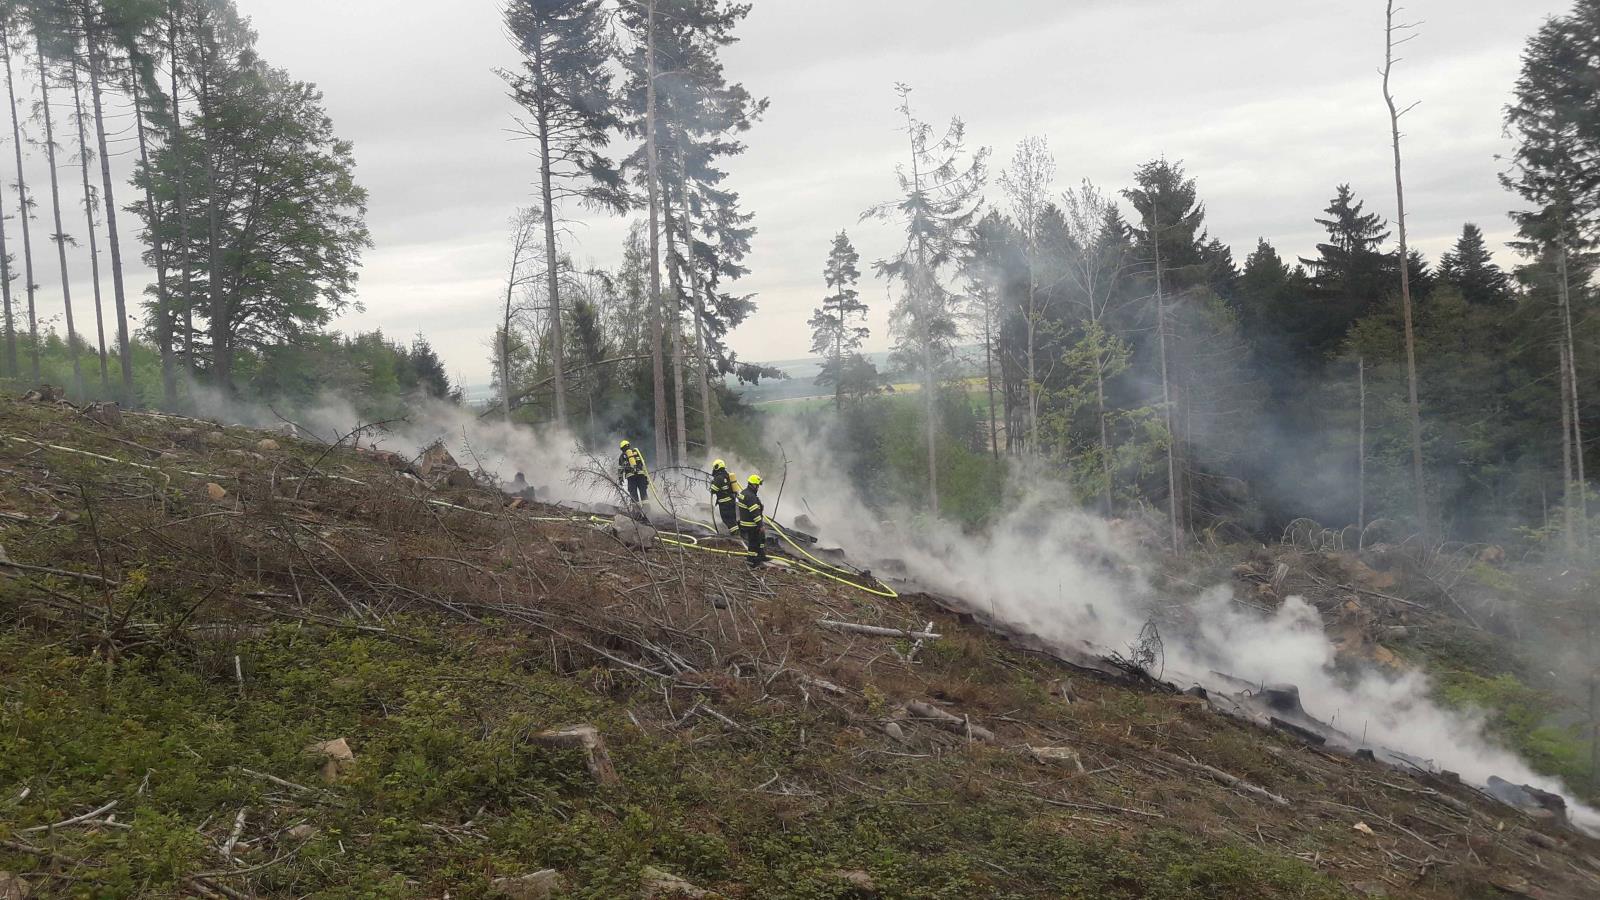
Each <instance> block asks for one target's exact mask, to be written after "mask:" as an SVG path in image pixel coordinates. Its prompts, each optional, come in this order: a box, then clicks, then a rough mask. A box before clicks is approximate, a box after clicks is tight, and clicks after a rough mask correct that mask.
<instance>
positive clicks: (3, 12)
mask: <svg viewBox="0 0 1600 900" xmlns="http://www.w3.org/2000/svg"><path fill="white" fill-rule="evenodd" d="M20 6H21V4H19V3H17V2H15V0H7V2H4V3H0V61H3V62H4V63H5V67H6V103H7V105H8V106H9V107H10V111H11V144H12V150H13V154H14V155H15V157H16V163H17V180H16V182H15V185H16V189H17V222H18V223H19V224H20V225H21V226H22V279H23V290H24V291H25V292H26V293H27V295H28V363H29V372H30V374H31V375H32V377H33V380H34V381H38V380H39V378H40V375H41V373H40V371H39V314H38V306H37V302H36V298H35V294H36V292H37V291H38V287H39V286H38V283H37V282H36V281H35V280H34V277H33V228H32V225H31V223H32V221H33V198H32V197H30V196H29V195H28V178H27V175H26V173H25V172H24V171H23V164H22V148H23V140H22V120H21V117H20V116H19V115H18V113H17V89H16V80H15V75H13V73H12V68H11V51H12V40H13V38H12V34H13V28H16V27H20V26H22V24H23V23H22V18H23V17H22V16H21V14H20Z"/></svg>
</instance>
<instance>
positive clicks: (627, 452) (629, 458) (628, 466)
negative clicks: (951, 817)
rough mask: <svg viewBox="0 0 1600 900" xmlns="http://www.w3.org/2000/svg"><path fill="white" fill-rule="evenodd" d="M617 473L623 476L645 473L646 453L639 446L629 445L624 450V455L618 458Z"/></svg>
mask: <svg viewBox="0 0 1600 900" xmlns="http://www.w3.org/2000/svg"><path fill="white" fill-rule="evenodd" d="M617 474H618V475H620V476H622V477H623V478H631V477H632V476H634V475H643V474H645V468H644V454H643V453H640V452H639V448H638V447H628V448H626V449H624V450H623V451H622V456H621V457H620V458H619V459H618V460H617Z"/></svg>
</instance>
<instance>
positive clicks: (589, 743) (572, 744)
mask: <svg viewBox="0 0 1600 900" xmlns="http://www.w3.org/2000/svg"><path fill="white" fill-rule="evenodd" d="M535 740H536V741H538V742H539V743H540V744H542V745H544V746H546V747H555V748H558V749H562V750H582V751H583V754H584V764H585V765H587V766H588V767H589V774H590V775H592V776H594V780H595V782H596V783H597V784H601V785H607V786H610V785H617V784H621V783H622V778H621V776H619V775H617V770H616V767H614V766H612V765H611V754H609V753H607V752H606V742H605V738H602V737H601V736H600V731H599V729H597V728H595V727H594V726H593V725H572V726H569V727H567V728H556V729H552V730H550V731H544V732H540V733H539V735H538V736H537V737H535Z"/></svg>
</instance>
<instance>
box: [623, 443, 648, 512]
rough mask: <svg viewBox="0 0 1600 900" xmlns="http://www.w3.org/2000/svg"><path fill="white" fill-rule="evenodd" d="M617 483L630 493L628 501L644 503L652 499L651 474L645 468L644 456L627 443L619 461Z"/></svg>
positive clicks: (624, 444)
mask: <svg viewBox="0 0 1600 900" xmlns="http://www.w3.org/2000/svg"><path fill="white" fill-rule="evenodd" d="M617 481H618V482H619V483H620V484H621V485H622V486H623V487H625V488H627V491H628V499H630V500H632V501H633V502H635V503H640V504H642V503H644V502H645V501H647V500H649V499H650V473H649V471H648V470H646V469H645V467H644V454H643V453H640V452H639V449H638V448H637V447H635V446H633V445H632V444H630V443H628V442H627V441H623V442H622V456H620V457H618V459H617Z"/></svg>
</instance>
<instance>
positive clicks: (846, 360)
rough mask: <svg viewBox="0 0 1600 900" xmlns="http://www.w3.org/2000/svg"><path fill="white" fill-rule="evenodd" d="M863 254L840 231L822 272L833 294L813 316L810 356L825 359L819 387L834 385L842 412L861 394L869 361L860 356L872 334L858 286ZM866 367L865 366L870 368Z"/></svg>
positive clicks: (835, 402) (834, 400)
mask: <svg viewBox="0 0 1600 900" xmlns="http://www.w3.org/2000/svg"><path fill="white" fill-rule="evenodd" d="M860 262H861V254H859V253H857V252H856V248H855V245H853V244H851V243H850V236H849V235H848V234H846V233H845V232H843V231H841V232H839V233H838V235H836V236H835V237H834V239H833V248H832V249H831V250H829V251H828V264H827V266H826V267H825V268H824V269H823V273H822V279H823V283H825V284H826V285H827V286H828V290H829V291H831V293H829V294H828V296H826V297H824V298H823V299H822V305H821V306H819V307H817V310H816V312H814V313H813V314H812V315H811V321H810V323H809V324H810V325H811V352H812V353H816V354H818V355H820V356H822V357H823V360H824V361H823V364H822V372H821V374H819V375H818V376H817V384H819V385H828V384H831V385H833V402H834V407H835V408H836V409H837V410H838V411H840V412H842V411H843V410H844V398H845V394H846V393H847V392H848V393H860V391H861V387H862V386H861V385H860V384H859V383H857V382H858V378H853V377H852V376H859V375H860V374H862V373H863V371H864V369H865V366H863V365H862V364H863V363H866V360H864V359H862V358H861V356H860V352H859V351H860V349H861V342H862V341H865V340H866V339H867V335H869V334H871V331H870V330H869V329H868V328H867V327H866V325H865V324H855V323H856V322H865V320H866V317H867V305H866V304H865V303H862V302H861V292H860V291H858V290H856V283H857V282H858V281H859V280H860V278H861V269H860V265H859V264H860ZM870 365H871V364H870V363H866V366H870Z"/></svg>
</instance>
